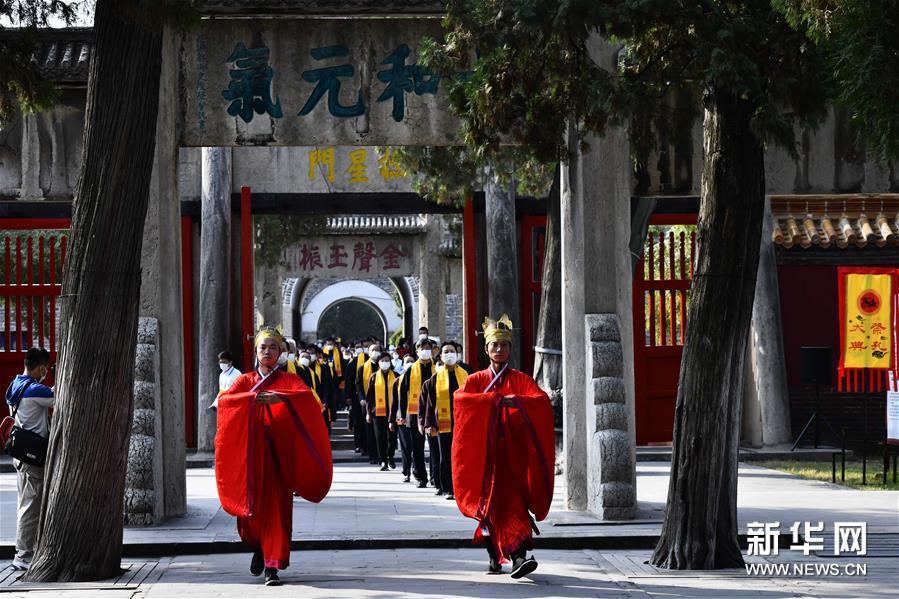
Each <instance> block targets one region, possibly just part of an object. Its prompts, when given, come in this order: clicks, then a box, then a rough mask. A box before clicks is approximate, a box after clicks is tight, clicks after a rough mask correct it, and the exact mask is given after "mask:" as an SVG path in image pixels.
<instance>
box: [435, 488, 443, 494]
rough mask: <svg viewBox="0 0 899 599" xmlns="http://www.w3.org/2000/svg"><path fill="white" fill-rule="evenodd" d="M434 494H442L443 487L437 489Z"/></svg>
mask: <svg viewBox="0 0 899 599" xmlns="http://www.w3.org/2000/svg"><path fill="white" fill-rule="evenodd" d="M434 495H443V489H437V492H436V493H434Z"/></svg>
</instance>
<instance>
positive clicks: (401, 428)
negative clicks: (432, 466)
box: [387, 356, 415, 483]
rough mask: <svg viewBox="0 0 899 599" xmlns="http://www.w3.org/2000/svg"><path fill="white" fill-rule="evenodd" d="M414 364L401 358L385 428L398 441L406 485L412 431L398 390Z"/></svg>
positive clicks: (410, 357) (405, 403) (410, 458)
mask: <svg viewBox="0 0 899 599" xmlns="http://www.w3.org/2000/svg"><path fill="white" fill-rule="evenodd" d="M414 363H415V358H413V357H412V356H406V357H405V358H403V369H402V374H401V375H400V376H399V377H397V379H396V382H395V383H394V386H395V387H396V391H395V392H394V394H393V402H392V403H391V404H390V418H389V420H388V421H387V426H388V428H389V429H390V430H391V432H393V433H394V434H395V435H396V436H397V439H398V441H399V447H400V456H401V458H402V461H403V482H404V483H407V482H409V480H410V477H411V474H412V429H411V428H410V427H409V426H407V424H408V422H407V420H406V417H405V414H406V408H407V407H408V402H407V401H404V400H402V399H400V397H401V395H400V389H402V388H403V379H404V378H405V377H406V376H408V374H409V369H410V368H412V364H414Z"/></svg>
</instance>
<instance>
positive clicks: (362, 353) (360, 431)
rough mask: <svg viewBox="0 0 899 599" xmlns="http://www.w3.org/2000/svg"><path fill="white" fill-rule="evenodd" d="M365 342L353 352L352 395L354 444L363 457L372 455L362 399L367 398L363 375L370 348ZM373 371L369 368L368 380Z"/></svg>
mask: <svg viewBox="0 0 899 599" xmlns="http://www.w3.org/2000/svg"><path fill="white" fill-rule="evenodd" d="M362 344H363V341H359V342H357V344H356V348H355V350H354V352H353V355H354V358H353V389H352V394H351V395H350V421H351V422H352V423H353V443H354V444H355V446H356V453H359V454H362V455H363V456H367V455H370V454H369V452H368V438H367V437H366V432H367V431H366V426H365V410H364V409H363V408H362V402H361V398H364V397H365V393H364V389H363V385H362V375H363V372H362V371H363V370H364V369H365V365H366V364H367V363H368V361H369V360H368V346H367V345H366V346H365V347H363V345H362ZM372 372H373V369H372V368H371V367H370V366H369V372H368V374H367V375H366V380H367V379H368V377H370V376H371V373H372Z"/></svg>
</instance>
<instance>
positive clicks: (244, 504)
mask: <svg viewBox="0 0 899 599" xmlns="http://www.w3.org/2000/svg"><path fill="white" fill-rule="evenodd" d="M281 341H282V339H281V334H280V333H278V331H276V330H274V329H263V330H262V331H260V332H259V333H258V334H257V335H256V339H255V343H254V345H255V348H256V359H257V362H258V364H259V366H258V368H257V369H255V370H253V371H252V372H248V373H246V374H242V375H240V377H238V379H237V380H236V381H235V382H234V384H233V385H232V386H231V388H230V389H228V391H227V392H225V393H223V394H222V396H221V397H220V398H219V411H218V430H217V431H216V436H215V455H216V460H215V480H216V486H217V488H218V493H219V500H220V501H221V504H222V508H223V509H224V510H225V511H226V512H227V513H229V514H231V515H232V516H236V517H237V532H238V534H239V535H240V538H241V540H242V541H243V542H244V543H246V544H247V545H249V546H250V547H251V548H252V550H253V556H252V558H251V560H250V574H252V575H253V576H259V575H260V574H262V573H263V572H264V573H265V585H266V586H277V585H280V584H281V580H280V579H279V577H278V570H283V569H284V568H286V567H287V566H288V564H289V562H290V536H291V529H292V528H293V494H294V493H296V494H297V495H299V496H300V497H303V498H304V499H306V500H308V501H311V502H313V503H318V502H320V501H321V500H322V499H324V497H325V495H327V493H328V490H329V489H330V487H331V480H332V476H333V461H332V456H331V442H330V440H329V439H328V431H327V429H326V428H325V425H324V422H322V417H321V406H320V404H319V402H318V400H317V399H316V398H315V395H313V393H312V392H311V390H310V389H309V387H308V386H307V385H306V384H304V383H303V381H302V380H301V379H300V378H299V377H298V376H294V375H291V374H287V373H286V372H285V371H284V370H283V369H281V368H280V367H279V366H278V356H279V349H280V343H281ZM248 455H249V456H253V458H254V459H247V456H248Z"/></svg>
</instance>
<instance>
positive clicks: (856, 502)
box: [0, 462, 899, 559]
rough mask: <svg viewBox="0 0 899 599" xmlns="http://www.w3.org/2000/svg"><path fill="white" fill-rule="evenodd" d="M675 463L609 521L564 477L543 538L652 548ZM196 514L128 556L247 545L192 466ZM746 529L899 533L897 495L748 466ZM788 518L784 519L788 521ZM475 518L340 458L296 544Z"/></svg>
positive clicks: (454, 541) (369, 541)
mask: <svg viewBox="0 0 899 599" xmlns="http://www.w3.org/2000/svg"><path fill="white" fill-rule="evenodd" d="M668 471H669V464H668V463H666V462H639V463H638V465H637V498H638V502H639V511H638V514H637V518H636V519H635V520H632V521H625V522H602V521H600V520H598V519H596V518H595V517H593V516H591V515H589V514H586V513H583V512H571V511H567V510H565V509H564V507H563V505H562V498H563V497H564V495H565V491H564V487H563V484H564V478H563V477H561V476H559V477H556V485H557V487H556V492H555V501H554V504H553V508H552V510H551V511H550V516H549V518H548V519H547V521H546V522H543V523H541V524H540V525H539V526H540V531H541V533H542V534H541V536H540V537H539V538H538V543H540V544H542V546H543V547H548V548H554V549H647V548H652V547H654V546H655V540H656V539H657V537H658V534H659V531H660V529H661V523H662V515H663V509H664V504H665V499H666V495H667V489H668ZM187 477H188V484H187V490H188V514H187V516H186V517H184V518H174V519H170V520H168V521H165V522H163V523H161V524H160V525H157V526H151V527H146V528H128V529H126V530H125V538H124V541H125V544H126V555H128V556H136V555H141V556H149V555H157V556H166V555H173V554H187V553H213V552H215V553H219V552H227V551H242V548H241V547H240V546H239V538H238V536H237V531H236V528H235V525H234V518H232V517H231V516H229V515H228V514H226V513H224V512H223V511H222V509H221V506H220V504H219V502H218V498H217V494H216V489H215V476H214V473H213V471H212V470H211V469H189V470H188V471H187ZM15 501H16V482H15V475H14V474H0V559H11V557H12V546H13V545H14V542H15ZM737 503H738V518H739V520H740V531H741V532H745V530H746V524H747V523H748V522H753V521H760V522H773V521H778V522H781V523H785V522H787V521H788V522H789V524H792V522H794V521H806V520H809V521H813V522H816V521H822V522H824V523H825V524H826V525H827V527H828V530H829V529H830V527H831V525H832V523H833V522H835V521H847V522H859V521H864V522H867V523H868V532H869V533H871V534H884V533H887V534H892V535H896V534H899V493H896V492H891V491H858V490H852V489H845V488H840V487H837V486H834V485H831V484H829V483H822V482H817V481H808V480H803V479H800V478H798V477H795V476H791V475H788V474H784V473H781V472H778V471H775V470H769V469H767V468H762V467H759V466H754V465H748V464H741V465H740V470H739V483H738V501H737ZM789 524H785V526H789ZM473 533H474V523H473V522H472V521H471V520H468V519H466V518H464V517H462V515H461V514H460V513H459V511H458V509H457V508H456V505H455V502H452V501H447V500H445V499H444V498H443V497H436V496H434V494H433V489H431V488H430V487H428V488H426V489H418V488H416V487H415V485H414V484H413V483H403V482H402V479H401V475H400V473H399V471H398V470H397V471H390V472H379V471H378V470H377V468H376V467H373V466H369V465H368V464H367V463H366V464H362V463H358V462H356V463H341V464H337V465H335V469H334V483H333V485H332V487H331V492H330V493H329V494H328V496H327V497H326V498H325V500H324V501H323V502H322V503H320V504H318V505H314V504H310V503H308V502H306V501H301V500H297V501H295V502H294V541H295V542H294V548H296V549H356V548H359V549H363V548H380V549H391V548H395V547H405V548H409V547H424V548H441V547H456V548H464V547H468V546H469V542H470V539H471V536H472V534H473Z"/></svg>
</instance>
